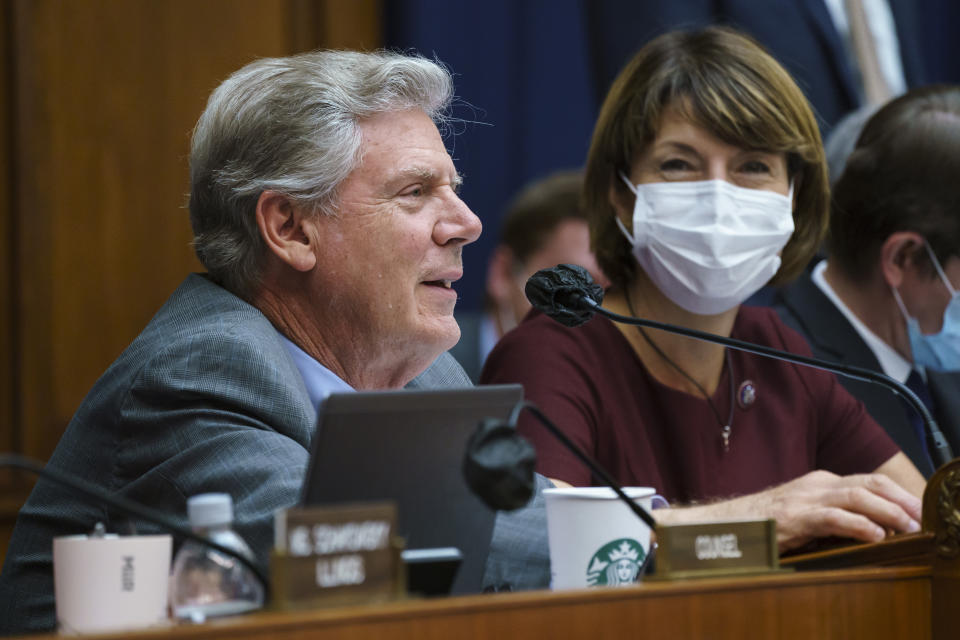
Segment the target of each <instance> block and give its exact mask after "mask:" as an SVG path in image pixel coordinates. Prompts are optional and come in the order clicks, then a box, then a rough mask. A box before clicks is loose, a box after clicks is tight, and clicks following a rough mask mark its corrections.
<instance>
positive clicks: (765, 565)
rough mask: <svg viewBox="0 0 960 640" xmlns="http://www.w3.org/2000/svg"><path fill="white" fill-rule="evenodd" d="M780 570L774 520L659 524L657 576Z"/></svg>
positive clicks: (680, 576)
mask: <svg viewBox="0 0 960 640" xmlns="http://www.w3.org/2000/svg"><path fill="white" fill-rule="evenodd" d="M778 570H779V559H778V555H777V529H776V521H775V520H772V519H771V520H735V521H724V522H706V523H697V524H678V525H663V526H660V527H657V552H656V573H655V574H654V576H653V578H654V579H657V578H660V579H665V580H672V579H676V578H692V577H706V576H722V575H734V574H741V573H765V572H768V571H778Z"/></svg>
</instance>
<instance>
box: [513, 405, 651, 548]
mask: <svg viewBox="0 0 960 640" xmlns="http://www.w3.org/2000/svg"><path fill="white" fill-rule="evenodd" d="M520 409H526V410H527V411H529V412H530V413H532V414H533V415H534V416H535V417H536V418H537V420H539V421H540V424H542V425H543V426H544V427H545V428H546V429H547V431H549V432H550V433H551V434H553V436H554V437H555V438H557V439H558V440H559V441H560V442H562V443H563V445H564V446H565V447H566V448H567V449H568V450H569V451H571V452H572V453H573V454H574V455H575V456H577V458H579V459H580V462H582V463H583V464H585V465H587V466H588V467H589V468H590V470H591V471H592V472H593V473H594V474H596V475H597V476H598V477H599V478H600V479H601V480H603V482H604V484H606V485H607V486H608V487H610V488H611V489H613V492H614V493H615V494H617V497H618V498H620V500H622V501H623V502H625V503H626V504H627V506H629V507H630V510H631V511H633V513H634V514H635V515H636V516H637V517H638V518H640V519H641V520H643V522H644V523H645V524H646V525H647V526H648V527H650V529H651V530H653V531H656V530H657V521H656V520H654V519H653V516H651V515H650V514H649V513H648V512H647V510H646V509H644V508H643V507H641V506H640V505H638V504H637V503H636V502H634V501H633V500H631V499H630V498H628V497H627V494H625V493H624V492H623V489H621V488H620V485H618V484H617V482H616V481H615V480H614V479H613V478H612V477H610V474H609V473H607V472H606V470H604V468H603V467H601V466H600V464H599V463H597V462H596V461H595V460H594V459H593V458H591V457H590V456H588V455H587V454H586V453H584V452H583V450H582V449H580V447H578V446H577V445H576V444H575V443H574V442H573V441H572V440H571V439H570V438H568V437H567V434H565V433H564V432H563V431H561V430H560V429H559V428H557V425H555V424H553V421H552V420H550V418H548V417H547V416H546V415H544V413H543V412H542V411H540V409H539V408H538V407H537V405H535V404H533V403H532V402H528V401H523V402H521V403H520V404H518V405H517V409H515V410H514V412H513V414H512V415H511V424H514V425H515V424H516V416H517V414H518V413H519V410H520Z"/></svg>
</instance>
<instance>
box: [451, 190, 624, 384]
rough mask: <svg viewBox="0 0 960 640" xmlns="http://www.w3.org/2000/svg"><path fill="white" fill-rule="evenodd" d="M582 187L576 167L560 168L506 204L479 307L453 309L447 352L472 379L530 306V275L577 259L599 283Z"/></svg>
mask: <svg viewBox="0 0 960 640" xmlns="http://www.w3.org/2000/svg"><path fill="white" fill-rule="evenodd" d="M582 190H583V173H582V172H580V171H560V172H557V173H554V174H551V175H549V176H547V177H546V178H543V179H541V180H537V181H535V182H532V183H530V184H529V185H527V186H526V187H525V188H524V189H523V191H521V192H520V194H519V195H518V196H517V197H516V198H515V199H514V200H513V201H512V202H511V203H510V206H509V207H507V213H506V215H505V216H504V218H503V222H502V225H501V227H500V243H499V244H498V245H497V247H496V248H495V249H494V250H493V254H492V255H491V256H490V261H489V263H488V265H487V281H486V296H485V299H484V311H483V313H480V314H477V313H463V314H460V313H458V314H456V316H457V322H459V324H460V342H458V343H457V345H456V346H455V347H454V348H453V349H451V350H450V353H451V354H452V355H453V357H454V358H456V359H457V361H458V362H459V363H460V364H461V365H462V366H463V368H464V370H466V372H467V374H468V375H469V376H470V378H471V379H472V380H473V381H474V382H476V381H477V380H478V379H479V377H480V370H481V368H482V367H483V363H484V361H485V360H486V359H487V355H488V354H489V353H490V350H491V349H493V345H495V344H496V343H497V341H498V340H499V339H500V338H501V337H502V336H503V334H505V333H506V332H507V331H509V330H510V329H513V328H514V327H515V326H517V324H518V323H519V322H520V321H521V320H522V319H523V317H524V316H525V315H526V314H527V312H528V311H530V302H529V301H528V300H527V296H526V294H525V293H524V291H523V288H524V285H525V284H526V282H527V278H529V277H530V276H531V275H533V274H534V273H536V272H537V271H539V270H540V269H545V268H547V267H553V266H556V265H558V264H562V263H568V264H578V265H580V266H581V267H585V268H586V269H587V270H588V271H589V272H590V273H591V275H593V277H594V279H595V280H596V281H597V282H599V283H600V284H601V285H605V283H606V280H605V278H604V277H603V274H602V273H601V272H600V268H599V267H598V266H597V260H596V258H594V256H593V253H592V252H591V251H590V230H589V228H588V226H587V214H586V213H585V212H584V211H583V207H582V206H581V203H580V195H581V192H582Z"/></svg>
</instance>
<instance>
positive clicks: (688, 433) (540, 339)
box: [481, 307, 899, 503]
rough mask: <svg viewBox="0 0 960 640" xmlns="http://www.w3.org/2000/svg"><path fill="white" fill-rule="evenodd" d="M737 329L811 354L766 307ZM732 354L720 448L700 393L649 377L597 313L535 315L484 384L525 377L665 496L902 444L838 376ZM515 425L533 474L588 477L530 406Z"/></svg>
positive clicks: (721, 408) (765, 480) (603, 456)
mask: <svg viewBox="0 0 960 640" xmlns="http://www.w3.org/2000/svg"><path fill="white" fill-rule="evenodd" d="M732 336H733V337H734V338H739V339H741V340H747V341H749V342H755V343H759V344H764V345H768V346H772V347H776V348H778V349H784V350H786V351H791V352H794V353H798V354H802V355H810V349H809V348H808V347H807V344H806V342H804V340H803V338H802V337H801V336H800V335H799V334H797V333H796V332H794V331H793V330H792V329H790V328H788V327H787V326H786V325H784V324H783V323H782V322H781V321H780V319H779V317H778V316H777V314H776V313H775V312H774V311H772V310H770V309H767V308H760V307H742V308H741V309H740V312H739V314H738V315H737V318H736V322H735V323H734V327H733V331H732ZM729 361H730V363H731V367H730V368H727V367H724V371H723V374H722V376H721V379H720V384H719V385H717V389H716V391H715V393H714V394H713V397H712V399H713V402H714V405H715V406H716V408H717V410H718V412H719V413H720V416H721V417H722V419H723V422H726V421H727V418H728V417H729V415H730V404H731V392H730V369H732V373H733V381H734V390H735V394H734V395H735V396H736V397H735V398H734V401H733V404H734V410H733V420H732V424H731V431H730V436H729V443H728V444H729V447H728V448H727V449H725V448H724V441H723V438H722V436H721V425H720V424H719V423H718V421H717V417H716V415H715V414H714V412H713V410H712V409H711V408H710V405H709V404H708V403H707V401H706V400H705V399H704V398H703V397H701V396H697V395H691V394H689V393H685V392H683V391H677V390H675V389H671V388H669V387H666V386H664V385H662V384H660V383H659V382H657V381H656V380H655V379H653V377H652V376H651V375H650V374H649V373H648V372H647V370H646V367H644V365H643V363H642V362H641V361H640V359H639V358H638V357H637V356H636V354H635V353H634V351H633V348H632V347H631V346H630V344H629V343H628V342H627V340H626V338H624V336H623V335H622V334H621V333H620V331H619V330H618V329H617V328H616V326H615V325H614V324H613V323H612V322H610V321H609V320H607V319H605V318H602V317H600V316H597V317H595V318H594V319H593V320H591V321H590V322H588V323H587V324H585V325H583V326H582V327H578V328H575V329H570V328H567V327H564V326H562V325H560V324H558V323H556V322H554V321H553V320H551V319H549V318H548V317H546V316H544V315H542V314H540V313H537V312H532V313H531V314H530V315H529V316H528V317H527V318H526V319H525V320H524V322H522V323H521V324H520V326H519V327H517V328H516V329H514V330H513V331H511V332H510V333H508V334H507V335H506V336H504V338H503V339H502V340H501V341H500V343H499V344H497V346H496V348H494V350H493V352H492V353H491V354H490V357H489V359H488V360H487V363H486V366H485V367H484V370H483V374H482V376H481V382H482V383H484V384H494V383H508V382H519V383H522V384H523V387H524V391H525V396H526V398H527V399H528V400H532V401H533V402H534V403H535V404H537V405H538V406H539V407H540V408H541V409H542V410H543V411H544V412H545V413H546V414H547V415H548V416H549V417H550V418H551V419H552V420H553V421H554V422H556V424H557V425H558V426H559V427H560V428H561V429H562V430H563V431H564V432H565V433H567V434H568V435H569V436H570V437H571V438H572V439H573V440H574V441H575V442H577V443H578V444H579V445H580V446H581V447H582V448H583V449H584V450H586V451H587V452H589V453H590V454H591V455H592V456H594V458H595V459H597V460H598V461H599V462H600V463H601V464H602V465H603V466H604V467H605V468H606V469H607V470H608V471H610V473H611V474H612V475H613V477H614V478H615V479H616V480H617V481H618V482H620V483H621V484H623V485H632V486H649V487H654V488H656V489H657V491H658V492H659V493H660V494H661V495H663V496H664V497H665V498H666V499H667V500H669V501H671V502H679V503H688V502H691V501H695V500H696V501H701V500H709V499H715V498H727V497H732V496H737V495H743V494H748V493H754V492H757V491H760V490H762V489H765V488H767V487H770V486H772V485H776V484H780V483H782V482H785V481H787V480H791V479H793V478H796V477H798V476H801V475H803V474H804V473H807V472H808V471H812V470H814V469H825V470H827V471H832V472H834V473H837V474H840V475H846V474H851V473H866V472H870V471H873V470H875V469H876V468H877V467H879V466H880V465H881V464H883V463H884V462H886V461H887V460H889V459H890V457H891V456H893V455H894V454H895V453H897V451H899V449H898V448H897V446H896V445H895V444H894V443H893V441H892V440H891V439H890V438H889V437H888V436H887V434H886V432H884V430H883V429H882V428H881V427H880V426H879V425H878V424H877V423H876V422H874V421H873V419H872V418H871V417H870V416H869V414H867V412H866V410H865V409H864V407H863V405H862V404H861V403H860V402H859V401H857V400H856V399H854V398H853V397H852V396H851V395H850V394H849V393H847V392H846V391H845V390H844V389H843V387H841V386H840V384H839V383H838V382H837V380H836V378H835V377H834V376H833V374H830V373H826V372H823V371H819V370H816V369H811V368H808V367H801V366H798V365H793V364H789V363H785V362H780V361H777V360H772V359H769V358H764V357H761V356H757V355H752V354H748V353H743V352H740V351H733V350H730V359H729ZM751 387H752V390H753V394H751V393H750V390H751ZM751 395H752V397H751ZM519 429H520V430H521V432H522V433H523V434H524V435H525V436H526V437H527V438H529V439H530V440H531V441H532V442H533V443H534V446H535V447H536V449H537V456H538V461H537V470H538V471H539V472H540V473H542V474H543V475H545V476H547V477H550V478H558V479H560V480H564V481H566V482H569V483H571V484H573V485H577V486H583V485H590V484H593V483H594V480H593V478H591V473H590V471H589V469H587V467H586V466H584V465H583V464H581V463H580V462H579V461H578V460H577V459H576V458H575V457H574V456H573V454H571V453H568V452H567V451H566V450H565V449H564V448H563V447H562V446H561V445H560V444H559V443H558V442H556V440H555V439H554V438H552V437H551V436H550V434H549V433H547V432H546V431H545V430H544V429H543V428H542V427H541V426H540V425H539V423H537V422H536V420H535V418H533V417H532V416H530V415H529V414H527V413H525V415H524V416H523V417H522V418H521V420H520V423H519Z"/></svg>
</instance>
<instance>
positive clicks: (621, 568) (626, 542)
mask: <svg viewBox="0 0 960 640" xmlns="http://www.w3.org/2000/svg"><path fill="white" fill-rule="evenodd" d="M645 557H646V554H645V553H644V552H643V547H641V546H640V543H639V542H637V541H636V540H633V539H632V538H619V539H617V540H614V541H612V542H608V543H607V544H605V545H603V546H602V547H600V549H598V550H597V552H596V553H595V554H593V557H592V558H590V564H589V565H588V567H587V584H588V585H590V586H591V587H595V586H597V585H619V584H632V583H634V582H636V581H637V574H639V573H640V565H641V564H643V559H644V558H645Z"/></svg>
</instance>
